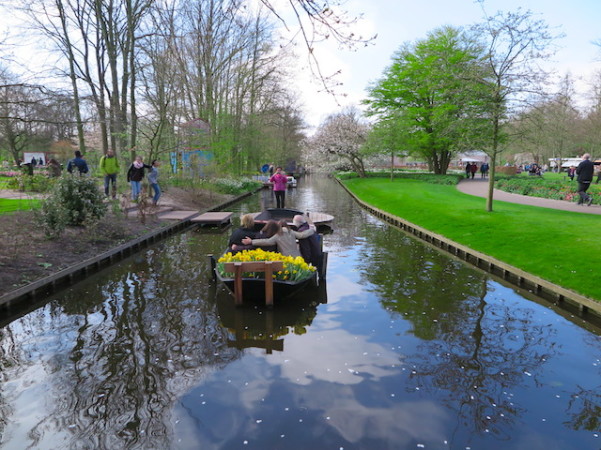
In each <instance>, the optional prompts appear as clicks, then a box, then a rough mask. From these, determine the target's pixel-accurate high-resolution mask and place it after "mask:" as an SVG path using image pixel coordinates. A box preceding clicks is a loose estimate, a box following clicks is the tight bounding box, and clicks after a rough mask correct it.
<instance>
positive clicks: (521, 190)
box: [495, 176, 601, 201]
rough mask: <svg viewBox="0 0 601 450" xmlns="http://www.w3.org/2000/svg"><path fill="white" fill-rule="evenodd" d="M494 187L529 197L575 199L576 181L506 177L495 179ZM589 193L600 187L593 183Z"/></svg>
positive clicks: (596, 192) (576, 195) (596, 190)
mask: <svg viewBox="0 0 601 450" xmlns="http://www.w3.org/2000/svg"><path fill="white" fill-rule="evenodd" d="M495 187H496V188H498V189H501V190H503V191H505V192H511V193H514V194H521V195H529V196H531V197H542V198H551V199H555V200H567V201H576V200H577V199H578V198H579V196H578V194H577V192H576V191H577V190H578V183H576V182H570V181H566V180H561V179H551V180H547V179H545V178H543V177H520V176H516V177H508V178H505V177H504V178H500V179H497V181H496V184H495ZM588 192H589V193H592V194H599V193H601V187H600V186H599V185H596V184H593V185H591V187H590V188H589V190H588Z"/></svg>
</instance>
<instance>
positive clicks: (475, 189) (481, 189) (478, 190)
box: [457, 178, 601, 214]
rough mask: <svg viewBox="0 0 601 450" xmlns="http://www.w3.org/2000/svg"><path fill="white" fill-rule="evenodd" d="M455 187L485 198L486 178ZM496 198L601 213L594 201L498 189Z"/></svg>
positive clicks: (544, 206)
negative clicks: (586, 201)
mask: <svg viewBox="0 0 601 450" xmlns="http://www.w3.org/2000/svg"><path fill="white" fill-rule="evenodd" d="M457 189H458V190H459V191H461V192H463V193H464V194H468V195H474V196H476V197H484V198H486V197H487V196H488V178H485V179H482V178H474V179H473V180H471V179H470V180H468V179H466V180H462V181H460V182H459V184H458V185H457ZM496 200H498V201H502V202H508V203H519V204H521V205H530V206H540V207H541V208H551V209H561V210H563V211H573V212H579V213H585V214H601V205H598V204H594V203H593V204H592V205H591V206H584V205H578V204H576V203H574V202H568V201H564V200H552V199H549V198H540V197H530V196H528V195H519V194H511V193H509V192H505V191H501V190H499V189H495V190H494V195H493V201H496ZM593 201H594V202H599V201H600V199H597V198H595V199H594V200H593ZM493 209H494V205H493Z"/></svg>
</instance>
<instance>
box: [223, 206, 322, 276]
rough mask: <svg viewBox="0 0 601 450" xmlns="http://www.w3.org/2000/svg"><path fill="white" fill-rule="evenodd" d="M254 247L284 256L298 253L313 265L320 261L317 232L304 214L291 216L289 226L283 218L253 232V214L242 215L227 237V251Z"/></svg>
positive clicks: (234, 251)
mask: <svg viewBox="0 0 601 450" xmlns="http://www.w3.org/2000/svg"><path fill="white" fill-rule="evenodd" d="M297 240H298V242H297ZM257 247H261V248H263V249H265V250H268V251H277V252H279V253H281V254H282V255H284V256H292V257H297V256H301V257H302V258H303V259H304V260H305V262H307V263H310V264H312V265H313V266H314V267H317V268H319V265H320V264H321V246H320V243H319V235H318V234H316V228H315V225H314V224H313V222H312V221H311V219H310V218H309V217H308V216H304V215H300V214H299V215H295V216H294V217H293V219H292V225H289V224H288V223H287V222H286V221H285V220H280V221H279V222H276V221H275V220H269V221H268V222H267V223H266V224H265V225H264V226H263V228H261V230H260V231H255V221H254V218H253V215H252V214H245V215H243V216H242V218H241V222H240V227H239V228H237V229H236V230H234V232H233V233H232V235H231V236H230V239H229V242H228V251H231V252H232V253H237V252H240V251H243V250H251V249H254V248H257Z"/></svg>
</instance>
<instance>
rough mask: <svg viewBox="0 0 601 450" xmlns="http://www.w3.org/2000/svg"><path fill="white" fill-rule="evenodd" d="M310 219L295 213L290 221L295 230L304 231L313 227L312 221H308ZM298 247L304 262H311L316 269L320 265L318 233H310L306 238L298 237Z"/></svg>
mask: <svg viewBox="0 0 601 450" xmlns="http://www.w3.org/2000/svg"><path fill="white" fill-rule="evenodd" d="M310 221H311V219H309V218H305V216H301V215H296V216H294V218H293V219H292V223H293V224H294V226H295V227H296V229H297V231H305V230H308V229H309V228H311V226H313V228H315V226H314V225H313V223H309V222H310ZM298 247H299V249H300V253H301V256H302V257H303V259H304V260H305V262H307V263H310V264H312V265H313V266H314V267H316V268H317V269H319V268H320V265H321V259H322V258H321V257H322V255H321V253H322V252H321V246H320V245H319V235H318V234H317V233H315V234H312V235H311V236H309V237H308V238H305V239H299V240H298Z"/></svg>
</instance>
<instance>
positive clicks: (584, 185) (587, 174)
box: [576, 153, 595, 206]
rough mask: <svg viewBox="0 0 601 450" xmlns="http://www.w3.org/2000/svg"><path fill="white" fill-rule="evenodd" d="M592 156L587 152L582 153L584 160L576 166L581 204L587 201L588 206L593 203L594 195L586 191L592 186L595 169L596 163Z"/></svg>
mask: <svg viewBox="0 0 601 450" xmlns="http://www.w3.org/2000/svg"><path fill="white" fill-rule="evenodd" d="M590 158H591V155H589V154H588V153H585V154H584V155H582V162H581V163H580V164H578V167H576V175H578V177H577V178H576V181H578V194H579V195H580V198H579V199H578V204H579V205H582V204H584V203H586V204H587V205H588V206H591V203H593V197H591V196H590V195H588V194H587V193H586V191H587V190H588V188H589V187H590V186H591V182H592V181H593V173H594V171H595V165H594V164H593V162H592V161H591V159H590Z"/></svg>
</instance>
